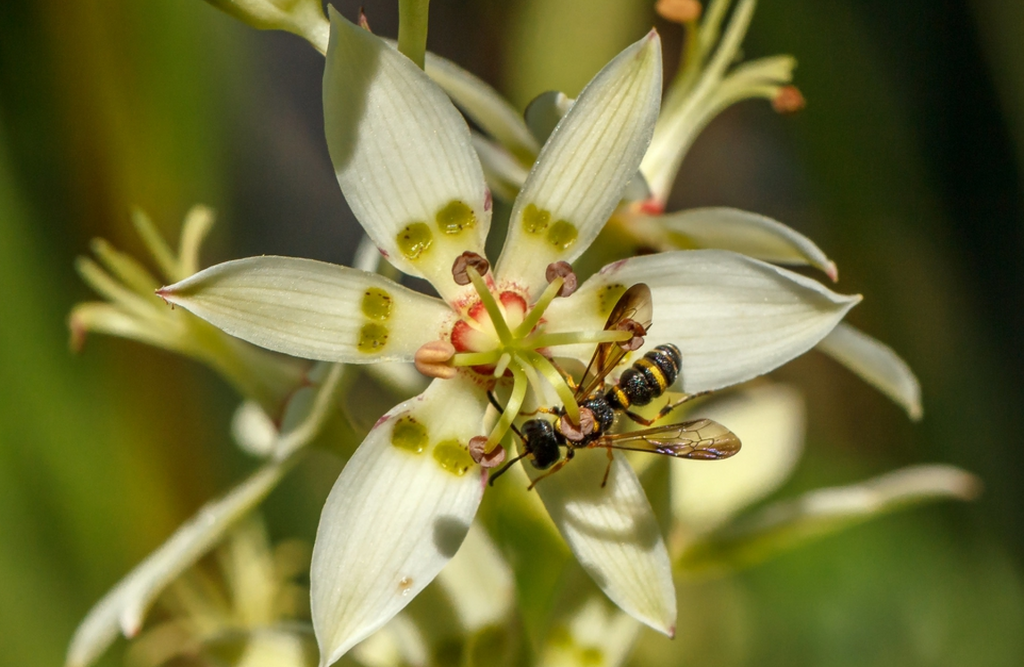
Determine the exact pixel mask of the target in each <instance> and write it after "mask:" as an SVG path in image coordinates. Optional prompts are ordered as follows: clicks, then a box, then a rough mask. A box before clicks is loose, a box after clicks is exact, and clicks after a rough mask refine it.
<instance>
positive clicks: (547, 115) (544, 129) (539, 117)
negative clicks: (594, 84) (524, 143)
mask: <svg viewBox="0 0 1024 667" xmlns="http://www.w3.org/2000/svg"><path fill="white" fill-rule="evenodd" d="M575 101H576V100H574V99H573V98H571V97H569V96H568V95H566V94H565V93H563V92H560V91H557V90H549V91H547V92H546V93H541V94H540V95H538V96H537V97H535V98H533V100H531V101H530V103H529V104H527V105H526V110H525V111H524V112H523V118H524V119H525V120H526V127H528V128H530V133H531V134H533V136H534V137H536V138H537V141H540V142H542V143H543V142H546V141H547V140H548V137H550V136H551V133H552V132H554V131H555V127H556V126H557V125H558V123H559V121H561V120H562V118H564V117H565V114H567V113H569V109H571V108H572V105H573V103H574V102H575Z"/></svg>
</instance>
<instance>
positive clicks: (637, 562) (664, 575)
mask: <svg viewBox="0 0 1024 667" xmlns="http://www.w3.org/2000/svg"><path fill="white" fill-rule="evenodd" d="M607 466H608V457H607V456H606V455H605V452H604V451H593V450H590V451H581V452H578V453H577V454H576V457H575V458H574V459H573V460H572V461H570V462H569V463H568V464H566V465H565V467H563V468H562V469H561V470H559V471H558V472H556V473H554V474H553V475H551V476H549V477H546V478H545V479H543V480H541V481H540V482H539V483H538V484H537V486H536V487H534V490H536V491H537V493H538V494H539V495H540V498H541V500H542V501H543V502H544V505H545V507H547V510H548V514H550V515H551V519H552V520H553V521H554V522H555V525H556V526H557V527H558V530H559V532H560V533H561V534H562V537H564V538H565V541H566V542H567V543H568V545H569V548H570V549H571V550H572V552H573V554H575V555H576V559H577V560H578V561H579V562H580V565H582V566H583V569H585V570H586V571H587V573H588V574H589V575H590V576H591V577H592V578H593V579H594V583H596V584H597V585H598V586H599V587H600V588H601V590H603V591H604V593H605V595H607V596H608V597H609V599H611V601H612V602H614V603H615V604H617V605H618V606H619V608H621V609H622V610H623V611H624V612H626V613H627V614H629V615H630V616H632V617H633V618H635V619H637V620H638V621H641V622H642V623H645V624H647V625H649V626H650V627H652V628H654V629H655V630H657V631H658V632H663V633H665V634H666V635H668V636H670V637H671V636H673V635H674V634H675V625H676V593H675V586H674V585H673V583H672V568H671V563H670V561H669V557H668V550H667V549H666V548H665V542H664V540H663V539H662V537H661V533H660V532H659V530H658V523H657V520H656V519H655V517H654V512H653V511H652V510H651V505H650V503H649V502H648V501H647V496H646V494H645V493H644V490H643V487H642V486H641V485H640V480H638V479H637V476H636V473H634V472H633V468H632V467H630V465H629V463H628V462H627V461H626V460H625V458H623V457H622V456H620V455H619V454H618V453H616V454H614V457H613V461H612V464H611V470H610V471H609V474H608V483H607V484H606V485H605V486H603V487H602V486H601V479H602V478H603V476H604V472H605V469H606V467H607ZM524 470H526V471H527V473H528V474H529V475H530V477H531V478H533V479H536V478H537V476H538V475H540V474H543V473H540V472H538V471H536V470H534V469H533V468H532V467H531V466H529V465H526V466H524Z"/></svg>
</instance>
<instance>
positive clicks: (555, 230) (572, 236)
mask: <svg viewBox="0 0 1024 667" xmlns="http://www.w3.org/2000/svg"><path fill="white" fill-rule="evenodd" d="M577 236H579V232H577V231H576V225H574V224H572V223H571V222H569V221H568V220H559V221H558V222H556V223H555V224H553V225H551V229H549V230H548V242H549V243H551V245H553V246H555V247H556V248H558V249H559V250H566V249H568V247H569V246H571V245H572V244H573V243H576V237H577Z"/></svg>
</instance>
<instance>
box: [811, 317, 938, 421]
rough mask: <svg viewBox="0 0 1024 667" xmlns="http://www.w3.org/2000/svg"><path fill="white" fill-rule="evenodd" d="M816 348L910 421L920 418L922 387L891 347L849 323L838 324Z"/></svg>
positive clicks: (921, 412)
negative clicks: (879, 394) (892, 401)
mask: <svg viewBox="0 0 1024 667" xmlns="http://www.w3.org/2000/svg"><path fill="white" fill-rule="evenodd" d="M818 349H819V350H821V351H822V352H824V353H825V354H827V355H829V356H830V357H832V358H833V359H835V360H836V361H838V362H839V363H841V364H843V365H844V366H846V367H847V368H849V369H850V370H851V371H853V372H854V373H856V374H857V375H859V376H860V377H861V378H862V379H863V380H864V381H865V382H867V383H868V384H870V385H872V386H873V387H875V388H876V389H878V390H879V391H880V392H882V393H883V394H885V395H886V396H888V397H889V398H891V399H892V400H894V401H895V402H896V403H897V404H899V405H900V406H902V407H903V409H904V410H906V411H907V414H908V415H910V418H911V419H913V420H914V421H917V420H918V419H920V418H921V415H922V414H923V410H922V408H921V384H920V383H919V382H918V381H917V376H915V375H914V371H912V370H910V366H908V365H907V362H905V361H903V359H901V358H900V356H899V355H898V354H896V353H895V352H894V351H893V350H892V348H891V347H889V346H888V345H886V344H885V343H883V342H881V341H879V340H877V339H875V338H872V337H871V336H869V335H867V334H866V333H864V332H863V331H860V330H859V329H856V328H854V327H851V326H850V325H849V324H840V325H839V326H837V327H836V328H835V329H833V330H832V333H830V334H829V335H828V336H826V337H825V338H824V339H823V340H822V341H821V342H820V343H818Z"/></svg>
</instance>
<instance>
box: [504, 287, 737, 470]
mask: <svg viewBox="0 0 1024 667" xmlns="http://www.w3.org/2000/svg"><path fill="white" fill-rule="evenodd" d="M652 313H653V307H652V299H651V290H650V288H649V287H648V286H647V285H645V284H643V283H638V284H636V285H633V286H632V287H630V288H629V289H628V290H626V291H625V292H624V293H623V295H622V296H621V297H620V298H619V300H618V301H617V302H616V304H615V307H614V308H612V312H611V314H610V315H609V316H608V321H607V322H606V323H605V327H604V328H605V330H616V329H620V330H627V331H630V330H631V331H633V332H635V333H636V335H639V336H640V340H641V341H642V336H643V335H644V334H645V333H646V331H647V329H649V328H650V326H651V319H652ZM637 346H638V345H637ZM631 349H635V347H634V346H632V345H627V344H620V343H616V342H609V343H600V344H598V346H597V349H596V350H595V351H594V356H593V357H591V359H590V363H589V364H587V369H586V371H585V372H584V374H583V379H582V380H581V381H580V383H579V384H578V385H576V386H575V388H574V398H575V399H576V402H577V404H578V405H579V406H580V412H581V414H583V415H586V416H587V417H586V419H581V420H580V421H581V422H586V423H587V425H586V427H585V428H584V427H581V425H580V424H575V425H574V424H572V423H571V422H570V421H569V419H568V417H567V415H566V413H565V409H564V408H562V407H559V408H555V409H545V410H542V411H543V412H547V413H549V414H552V415H554V417H555V418H556V419H555V420H554V421H552V420H549V419H544V418H535V419H530V420H528V421H526V422H525V423H524V424H523V426H522V429H521V430H520V429H517V428H515V426H513V427H512V429H513V431H514V432H515V433H516V435H517V436H519V438H520V439H521V440H522V441H523V453H522V454H520V455H519V456H517V457H515V458H513V459H512V460H510V461H508V462H507V463H506V464H505V465H504V466H502V467H501V468H500V469H499V470H497V471H496V472H495V473H494V474H493V475H491V477H490V483H491V484H493V483H494V480H495V479H497V478H498V476H500V475H501V474H502V473H504V472H505V471H506V470H508V468H509V467H510V466H511V465H512V464H513V463H515V462H516V461H519V460H520V459H522V458H526V459H528V460H529V461H530V463H531V464H532V465H533V467H534V468H536V469H538V470H547V471H548V472H546V473H545V474H544V475H541V476H540V477H538V478H536V479H535V480H534V481H533V483H532V484H531V485H530V488H531V489H532V488H533V487H534V486H535V485H536V484H537V483H538V482H539V481H540V480H542V479H544V478H545V477H548V476H549V475H552V474H554V473H556V472H558V470H560V469H561V468H562V466H564V465H565V464H566V463H568V462H569V461H571V460H572V458H573V457H574V456H575V453H576V450H579V449H595V448H604V449H605V450H607V452H608V468H607V469H606V470H605V474H604V479H603V480H602V482H601V486H604V485H605V484H606V483H607V481H608V473H609V471H610V470H611V463H612V450H614V449H618V450H627V451H637V452H650V453H652V454H661V455H664V456H673V457H676V458H684V459H699V460H711V461H714V460H719V459H726V458H729V457H730V456H732V455H733V454H735V453H736V452H738V451H739V450H740V440H739V438H737V437H736V435H735V434H734V433H733V432H732V431H730V430H729V429H727V428H725V427H724V426H722V425H721V424H719V423H717V422H715V421H712V420H710V419H695V420H692V421H686V422H681V423H678V424H668V425H660V426H654V424H655V423H656V422H658V421H659V420H661V419H662V418H664V417H665V416H666V415H668V414H669V413H670V412H671V411H672V410H674V409H675V408H676V407H678V406H679V405H681V404H682V403H685V402H687V401H690V400H693V399H694V398H697V397H698V396H703V395H704V394H706V393H708V392H701V393H697V394H688V395H685V396H683V397H682V398H680V399H679V400H677V401H675V402H672V403H668V404H666V405H665V407H664V408H662V409H661V410H660V411H659V412H658V414H657V415H655V416H654V418H652V419H647V418H645V417H643V416H641V415H638V414H636V413H634V412H632V411H631V410H630V408H631V407H633V406H644V405H648V404H649V403H651V402H652V401H654V400H655V399H656V398H658V397H659V396H661V395H662V394H664V393H665V391H666V390H667V389H668V388H669V387H670V386H672V383H673V382H675V380H676V378H677V377H678V375H679V370H680V367H681V366H682V354H681V353H680V351H679V348H677V347H676V346H675V345H672V344H664V345H659V346H657V347H655V348H654V349H653V350H651V351H649V352H647V353H646V354H645V355H644V356H643V357H642V358H641V359H639V360H638V361H637V362H636V363H634V364H633V365H632V366H631V367H629V368H627V369H626V370H625V371H623V372H622V374H621V375H620V376H619V380H618V382H616V383H615V384H613V385H612V386H611V387H607V388H606V387H605V384H606V383H605V379H606V378H607V377H608V375H609V373H611V372H612V371H613V370H614V369H615V368H616V367H617V366H618V365H619V364H620V363H621V362H622V360H623V358H624V357H625V356H626V354H628V353H629V351H630V350H631ZM566 381H567V382H569V383H570V384H574V383H573V380H572V378H571V377H569V376H568V375H566ZM491 400H492V402H493V401H494V398H493V397H491ZM619 414H624V415H625V416H627V417H628V418H629V419H631V420H633V421H634V422H636V423H638V424H641V425H643V426H646V427H647V428H644V429H640V430H638V431H631V432H626V433H609V431H610V430H611V429H612V427H613V426H614V425H615V422H616V419H617V417H618V415H619ZM563 448H564V449H565V455H564V456H563V455H562V449H563Z"/></svg>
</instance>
